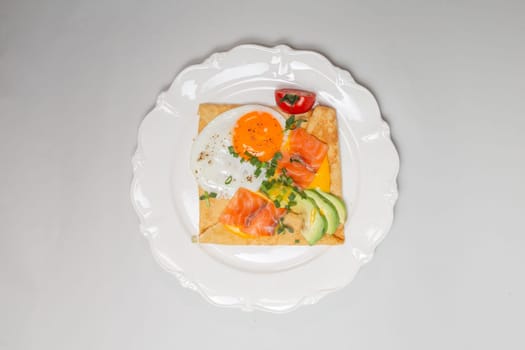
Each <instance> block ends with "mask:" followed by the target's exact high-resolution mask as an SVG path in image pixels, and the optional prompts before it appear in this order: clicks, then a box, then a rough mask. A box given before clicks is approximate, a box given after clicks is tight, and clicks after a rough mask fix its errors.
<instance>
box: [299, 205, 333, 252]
mask: <svg viewBox="0 0 525 350" xmlns="http://www.w3.org/2000/svg"><path fill="white" fill-rule="evenodd" d="M292 211H294V212H296V213H299V214H301V215H302V216H303V230H302V234H303V237H304V238H305V239H306V241H307V242H308V244H310V245H313V244H315V243H316V242H317V241H318V240H320V239H321V237H323V235H324V233H325V231H326V227H327V225H328V223H327V221H326V218H325V217H324V216H323V214H321V211H320V210H319V208H318V207H317V205H316V204H315V202H314V200H313V199H311V198H308V197H306V198H302V197H298V199H297V204H296V205H294V206H293V208H292Z"/></svg>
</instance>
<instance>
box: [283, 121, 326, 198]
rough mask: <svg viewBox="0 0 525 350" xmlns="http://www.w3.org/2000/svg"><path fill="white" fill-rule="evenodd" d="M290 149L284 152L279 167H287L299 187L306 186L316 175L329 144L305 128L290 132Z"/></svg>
mask: <svg viewBox="0 0 525 350" xmlns="http://www.w3.org/2000/svg"><path fill="white" fill-rule="evenodd" d="M288 144H289V150H288V151H287V152H286V151H285V152H283V158H282V159H281V161H280V162H279V168H285V169H286V174H287V175H288V176H289V177H291V178H292V180H293V181H294V182H295V184H296V185H297V186H299V187H302V188H306V187H307V186H308V185H309V184H310V183H311V182H312V181H313V180H314V177H315V173H316V172H317V170H319V168H320V167H321V164H322V163H323V160H324V159H325V157H326V154H327V153H328V145H327V144H326V143H324V142H322V141H321V140H319V139H318V138H317V137H315V136H313V135H311V134H309V133H308V132H307V131H306V130H305V129H303V128H297V129H294V130H292V131H291V132H290V135H289V142H288Z"/></svg>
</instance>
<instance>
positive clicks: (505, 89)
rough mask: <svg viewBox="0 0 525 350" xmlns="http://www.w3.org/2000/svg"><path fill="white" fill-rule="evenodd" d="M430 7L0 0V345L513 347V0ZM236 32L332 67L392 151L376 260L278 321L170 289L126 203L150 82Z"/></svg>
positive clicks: (523, 303) (522, 312) (524, 140)
mask: <svg viewBox="0 0 525 350" xmlns="http://www.w3.org/2000/svg"><path fill="white" fill-rule="evenodd" d="M446 3H447V4H444V3H443V2H439V1H435V2H427V3H426V4H425V5H423V4H422V3H421V2H417V1H402V2H392V1H329V0H324V1H319V2H317V3H316V4H315V5H305V4H306V1H294V0H289V1H285V2H283V1H265V2H248V1H237V2H231V3H227V2H224V1H223V2H218V1H217V2H216V1H207V2H189V1H187V2H186V1H178V2H177V1H149V2H147V1H129V2H123V1H115V0H112V1H105V2H101V3H100V4H95V2H94V1H60V0H53V1H46V2H44V1H40V2H39V1H34V2H33V3H28V2H26V1H7V2H6V1H4V2H2V3H1V4H0V111H1V115H0V118H1V119H0V121H1V124H0V125H1V126H0V159H1V164H2V166H1V171H0V180H1V184H2V191H1V196H0V213H1V214H0V217H1V218H2V226H1V227H2V228H1V232H0V349H10V350H11V349H53V350H57V349H200V348H221V349H222V348H225V349H287V348H289V349H327V348H334V349H340V348H353V349H444V348H447V349H503V348H505V349H523V348H524V347H525V338H524V337H523V324H524V323H525V271H524V267H525V253H524V249H525V229H524V225H523V223H522V220H521V219H522V217H523V214H524V212H525V200H524V198H525V137H524V136H523V130H525V114H524V112H523V111H524V107H523V101H524V97H525V88H524V86H525V85H524V82H523V80H524V78H525V65H524V64H523V62H524V61H525V45H524V42H523V38H524V36H525V25H524V23H525V16H524V13H525V5H524V3H523V2H520V1H506V2H496V1H493V2H492V4H490V3H488V2H475V1H468V2H467V1H461V2H446ZM504 3H505V4H504ZM240 43H257V44H263V45H268V46H273V45H276V44H283V43H284V44H288V45H291V46H292V47H294V48H298V49H313V50H317V51H319V52H321V53H323V54H324V55H326V56H327V57H329V58H330V59H331V60H332V61H333V62H334V63H335V64H336V65H338V66H341V67H343V68H345V69H348V70H350V71H351V72H352V73H353V74H354V76H355V77H356V79H357V80H358V81H359V82H360V83H362V84H363V85H365V86H367V87H368V88H369V89H370V90H371V91H372V92H373V93H374V94H375V96H376V97H377V99H378V101H379V104H380V107H381V109H382V112H383V115H384V117H385V119H386V120H387V121H388V122H389V123H390V126H391V129H392V135H393V138H394V141H395V143H396V145H397V147H398V150H399V153H400V157H401V172H400V176H399V187H400V197H399V202H398V205H397V207H396V212H395V220H394V225H393V227H392V230H391V232H390V234H389V235H388V237H387V238H386V240H385V241H384V242H383V243H382V245H381V246H380V247H379V249H378V251H377V253H376V255H375V258H374V260H373V261H372V262H371V263H370V264H369V265H367V266H366V267H365V268H363V269H362V271H360V273H359V274H358V276H357V278H356V279H355V280H354V281H353V282H352V283H351V284H350V285H349V286H348V287H347V288H345V289H344V290H342V291H340V292H338V293H335V294H333V295H330V296H328V297H326V298H325V299H323V300H321V302H320V303H319V304H317V305H314V306H309V307H303V308H301V309H299V310H297V311H294V312H292V313H289V314H284V315H273V314H267V313H262V312H252V313H246V312H241V311H238V310H229V309H220V308H217V307H214V306H211V305H209V304H207V303H206V302H205V301H204V300H203V299H202V298H201V297H200V296H199V295H198V294H196V293H194V292H192V291H190V290H187V289H184V288H182V287H181V286H180V285H179V283H178V281H177V280H176V279H175V278H173V277H172V276H171V275H169V274H168V273H166V272H164V271H162V270H161V268H160V267H158V266H157V264H156V263H155V261H154V260H153V258H152V256H151V254H150V251H149V248H148V245H147V242H146V240H145V239H144V238H143V237H142V236H141V235H140V233H139V228H138V219H137V217H136V215H135V213H134V212H133V209H132V207H131V204H130V200H129V185H130V181H131V175H132V168H131V162H130V158H131V155H132V154H133V152H134V150H135V147H136V140H137V128H138V125H139V123H140V122H141V120H142V118H143V117H144V115H145V114H146V113H147V112H148V111H149V110H150V109H151V108H152V106H153V104H154V102H155V98H156V96H157V95H158V93H159V92H160V91H162V90H164V89H165V88H166V87H167V86H168V84H170V82H171V80H172V79H173V77H174V76H175V75H176V74H177V72H179V71H180V70H181V69H182V68H183V67H185V66H186V65H188V64H191V63H197V62H200V61H202V60H203V59H204V58H206V57H207V56H208V55H209V54H211V53H212V52H215V51H223V50H226V49H229V48H231V47H233V46H235V45H237V44H240Z"/></svg>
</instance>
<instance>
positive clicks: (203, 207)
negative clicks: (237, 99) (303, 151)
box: [198, 103, 345, 245]
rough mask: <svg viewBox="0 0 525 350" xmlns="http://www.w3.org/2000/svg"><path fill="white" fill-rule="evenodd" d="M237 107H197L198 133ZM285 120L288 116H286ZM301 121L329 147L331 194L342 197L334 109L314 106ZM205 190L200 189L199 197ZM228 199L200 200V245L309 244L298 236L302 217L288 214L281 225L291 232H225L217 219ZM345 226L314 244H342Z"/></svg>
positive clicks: (209, 104)
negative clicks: (244, 235) (256, 234)
mask: <svg viewBox="0 0 525 350" xmlns="http://www.w3.org/2000/svg"><path fill="white" fill-rule="evenodd" d="M236 107H239V105H233V104H212V103H205V104H201V105H199V112H198V113H199V133H200V132H201V130H202V129H203V128H204V127H205V126H206V125H207V124H208V123H209V122H211V121H212V120H213V119H215V117H217V116H218V115H220V114H221V113H223V112H226V111H228V110H230V109H232V108H236ZM285 117H288V116H287V115H285ZM297 117H300V118H301V119H306V120H307V122H306V123H303V124H302V125H301V127H304V128H305V129H306V131H308V132H309V133H310V134H312V135H314V136H315V137H317V138H318V139H319V140H321V141H323V142H324V143H326V144H327V145H328V153H327V157H328V162H329V165H330V192H331V193H333V194H335V195H336V196H339V197H340V196H341V194H342V178H341V158H340V154H339V136H338V129H337V114H336V111H335V110H334V109H333V108H330V107H326V106H317V107H315V108H314V109H313V110H311V111H310V112H308V113H305V114H302V115H300V116H297ZM203 194H204V190H203V189H202V188H200V187H199V196H201V195H203ZM228 201H229V200H228V199H218V198H210V199H209V205H208V203H206V201H199V203H200V204H199V238H198V241H199V242H200V243H214V244H227V245H308V242H307V241H306V240H305V239H304V237H303V236H302V234H301V229H302V225H303V224H302V217H301V216H300V215H298V214H294V213H292V212H288V213H287V214H286V215H285V217H284V223H285V224H286V225H288V226H290V227H292V229H293V232H286V233H283V234H274V235H273V236H260V237H254V238H242V237H240V236H237V235H235V234H233V233H232V232H230V231H229V230H227V229H226V228H225V227H224V225H223V224H221V223H219V216H220V215H221V213H222V211H223V210H224V208H225V207H226V205H227V204H228ZM344 239H345V237H344V224H341V225H340V226H339V227H338V228H337V230H336V232H335V233H334V234H333V235H327V234H325V235H324V236H323V237H322V238H321V239H320V240H319V241H318V242H317V243H316V245H318V244H320V245H336V244H342V243H344Z"/></svg>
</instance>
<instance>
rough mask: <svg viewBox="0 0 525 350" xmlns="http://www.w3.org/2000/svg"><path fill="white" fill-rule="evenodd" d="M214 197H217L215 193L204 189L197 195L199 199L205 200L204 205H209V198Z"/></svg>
mask: <svg viewBox="0 0 525 350" xmlns="http://www.w3.org/2000/svg"><path fill="white" fill-rule="evenodd" d="M215 197H217V193H215V192H208V191H205V192H204V194H203V195H202V196H200V197H199V199H200V200H201V201H202V200H205V201H206V205H207V206H208V207H209V206H210V198H215Z"/></svg>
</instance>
